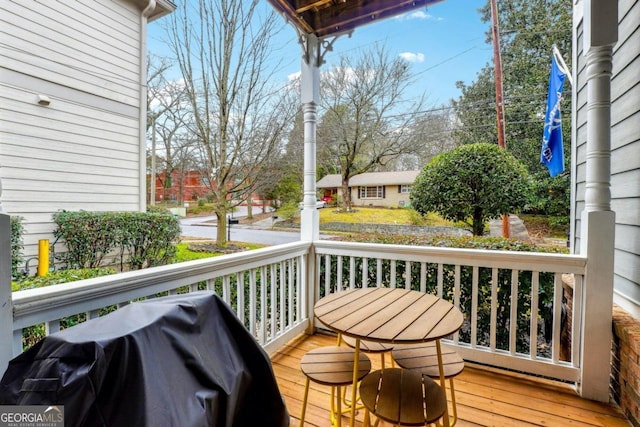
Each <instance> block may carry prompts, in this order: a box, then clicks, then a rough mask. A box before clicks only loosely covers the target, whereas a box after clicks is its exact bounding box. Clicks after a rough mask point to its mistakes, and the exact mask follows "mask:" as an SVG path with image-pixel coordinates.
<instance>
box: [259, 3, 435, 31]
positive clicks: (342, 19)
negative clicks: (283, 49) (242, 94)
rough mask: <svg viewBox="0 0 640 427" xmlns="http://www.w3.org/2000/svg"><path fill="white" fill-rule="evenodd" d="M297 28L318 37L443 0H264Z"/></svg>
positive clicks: (348, 29)
mask: <svg viewBox="0 0 640 427" xmlns="http://www.w3.org/2000/svg"><path fill="white" fill-rule="evenodd" d="M267 1H268V2H269V3H271V5H272V6H273V7H274V8H275V9H276V10H278V11H280V12H281V13H282V14H283V15H284V16H285V18H286V19H287V20H288V21H289V22H290V23H291V24H292V25H294V26H295V27H296V28H297V29H298V31H300V32H301V33H305V34H315V35H316V36H317V37H319V38H323V37H328V36H332V35H336V34H341V33H345V32H348V31H351V30H353V29H355V28H357V27H360V26H362V25H365V24H370V23H372V22H378V21H380V20H382V19H385V18H390V17H393V16H396V15H401V14H403V13H407V12H410V11H412V10H415V9H419V8H421V7H426V6H429V5H431V4H435V3H439V2H441V1H443V0H399V1H389V0H267Z"/></svg>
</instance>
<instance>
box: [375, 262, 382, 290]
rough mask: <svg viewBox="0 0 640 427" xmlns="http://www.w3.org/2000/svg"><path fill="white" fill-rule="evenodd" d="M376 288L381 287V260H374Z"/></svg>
mask: <svg viewBox="0 0 640 427" xmlns="http://www.w3.org/2000/svg"><path fill="white" fill-rule="evenodd" d="M376 287H377V288H380V287H382V258H376Z"/></svg>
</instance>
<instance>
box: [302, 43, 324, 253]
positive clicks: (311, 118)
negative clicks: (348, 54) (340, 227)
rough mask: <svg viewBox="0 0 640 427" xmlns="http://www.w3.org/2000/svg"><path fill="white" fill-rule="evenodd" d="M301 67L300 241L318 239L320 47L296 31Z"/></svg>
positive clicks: (319, 44)
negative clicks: (302, 165)
mask: <svg viewBox="0 0 640 427" xmlns="http://www.w3.org/2000/svg"><path fill="white" fill-rule="evenodd" d="M300 44H301V45H302V50H303V55H302V67H301V76H300V86H301V101H302V112H303V114H304V199H303V202H304V209H303V210H302V214H301V218H300V240H303V241H314V240H318V239H319V238H320V219H319V218H320V217H319V214H318V209H316V123H317V118H316V112H317V105H318V102H319V100H320V62H321V55H320V48H321V43H320V40H318V37H316V36H315V35H314V34H300Z"/></svg>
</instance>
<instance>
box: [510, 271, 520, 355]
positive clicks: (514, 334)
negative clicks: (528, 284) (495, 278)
mask: <svg viewBox="0 0 640 427" xmlns="http://www.w3.org/2000/svg"><path fill="white" fill-rule="evenodd" d="M509 325H510V328H509V353H510V354H511V355H512V356H515V354H516V340H517V338H518V270H511V310H510V315H509Z"/></svg>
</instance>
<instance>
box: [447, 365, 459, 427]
mask: <svg viewBox="0 0 640 427" xmlns="http://www.w3.org/2000/svg"><path fill="white" fill-rule="evenodd" d="M449 388H450V389H451V405H452V406H453V410H452V413H453V422H452V423H451V427H453V426H454V425H456V422H457V421H458V408H456V390H455V388H453V377H451V378H449Z"/></svg>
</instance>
